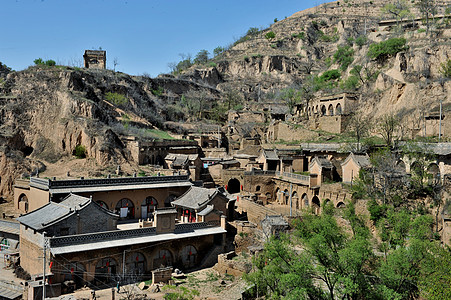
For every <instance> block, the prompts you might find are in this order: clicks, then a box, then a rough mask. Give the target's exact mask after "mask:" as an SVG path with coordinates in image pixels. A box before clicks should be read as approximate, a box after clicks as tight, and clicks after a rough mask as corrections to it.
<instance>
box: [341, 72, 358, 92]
mask: <svg viewBox="0 0 451 300" xmlns="http://www.w3.org/2000/svg"><path fill="white" fill-rule="evenodd" d="M358 85H359V78H358V77H357V76H355V75H351V76H349V77H348V78H347V79H346V80H345V81H343V82H342V83H341V84H340V87H341V88H342V89H343V90H349V91H350V90H355V89H357V87H358Z"/></svg>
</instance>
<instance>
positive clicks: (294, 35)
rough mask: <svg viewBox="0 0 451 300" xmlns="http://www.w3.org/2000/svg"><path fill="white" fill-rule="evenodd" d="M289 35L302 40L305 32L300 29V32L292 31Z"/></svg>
mask: <svg viewBox="0 0 451 300" xmlns="http://www.w3.org/2000/svg"><path fill="white" fill-rule="evenodd" d="M291 37H293V38H298V39H301V40H303V39H305V32H304V31H301V32H299V33H293V34H292V35H291Z"/></svg>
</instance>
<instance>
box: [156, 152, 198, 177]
mask: <svg viewBox="0 0 451 300" xmlns="http://www.w3.org/2000/svg"><path fill="white" fill-rule="evenodd" d="M164 161H165V164H166V165H167V166H168V168H169V169H172V170H187V171H189V174H190V177H191V180H193V181H196V180H199V179H200V173H201V170H202V161H201V159H200V158H199V155H198V154H178V153H169V154H168V155H166V157H165V158H164Z"/></svg>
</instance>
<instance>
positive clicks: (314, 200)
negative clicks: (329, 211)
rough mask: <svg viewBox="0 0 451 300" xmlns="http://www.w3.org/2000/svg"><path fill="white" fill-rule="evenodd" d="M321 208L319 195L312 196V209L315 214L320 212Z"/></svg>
mask: <svg viewBox="0 0 451 300" xmlns="http://www.w3.org/2000/svg"><path fill="white" fill-rule="evenodd" d="M320 208H321V204H320V202H319V198H318V197H317V196H314V197H313V198H312V210H313V212H314V213H315V214H319V210H320Z"/></svg>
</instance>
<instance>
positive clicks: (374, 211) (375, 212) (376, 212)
mask: <svg viewBox="0 0 451 300" xmlns="http://www.w3.org/2000/svg"><path fill="white" fill-rule="evenodd" d="M368 211H369V212H370V220H371V221H373V222H374V223H376V222H377V221H378V220H380V219H382V218H384V217H385V216H386V213H387V205H385V204H383V205H379V204H378V203H377V201H376V200H374V199H373V200H371V201H370V202H369V203H368Z"/></svg>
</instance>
